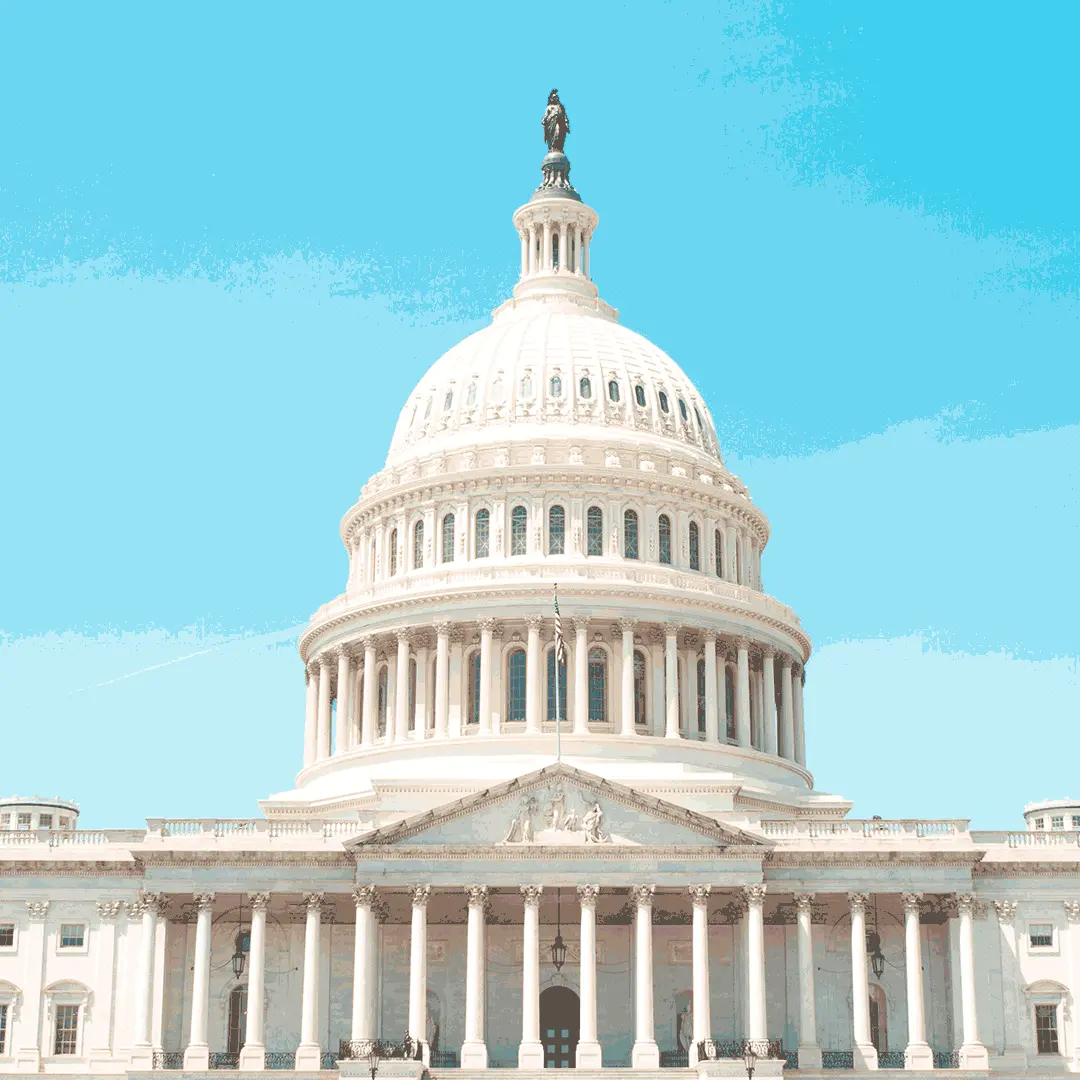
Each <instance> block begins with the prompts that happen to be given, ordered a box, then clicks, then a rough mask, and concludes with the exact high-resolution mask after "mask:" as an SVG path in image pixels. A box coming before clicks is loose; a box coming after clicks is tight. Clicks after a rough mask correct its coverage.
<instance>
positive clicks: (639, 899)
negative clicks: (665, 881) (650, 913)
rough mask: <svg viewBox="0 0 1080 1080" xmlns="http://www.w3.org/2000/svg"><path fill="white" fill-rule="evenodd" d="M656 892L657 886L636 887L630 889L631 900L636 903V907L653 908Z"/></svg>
mask: <svg viewBox="0 0 1080 1080" xmlns="http://www.w3.org/2000/svg"><path fill="white" fill-rule="evenodd" d="M655 892H656V886H655V885H634V886H633V887H632V888H631V889H630V899H631V900H632V901H633V902H634V905H635V906H636V907H639V908H646V907H647V908H651V907H652V902H653V893H655Z"/></svg>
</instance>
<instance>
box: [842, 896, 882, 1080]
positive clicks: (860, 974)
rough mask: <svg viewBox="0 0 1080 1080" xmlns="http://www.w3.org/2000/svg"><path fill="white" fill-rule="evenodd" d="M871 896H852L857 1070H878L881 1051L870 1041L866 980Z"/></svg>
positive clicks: (850, 897) (855, 1054) (852, 963)
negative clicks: (867, 917)
mask: <svg viewBox="0 0 1080 1080" xmlns="http://www.w3.org/2000/svg"><path fill="white" fill-rule="evenodd" d="M869 900H870V894H869V893H864V892H858V893H856V892H853V893H848V903H849V904H850V905H851V1006H852V1012H853V1020H852V1034H853V1039H854V1043H853V1051H854V1058H855V1068H856V1070H858V1071H866V1070H867V1069H876V1068H877V1067H878V1061H877V1050H875V1049H874V1044H873V1043H872V1042H871V1041H870V987H869V985H868V981H867V978H866V905H867V903H868V902H869Z"/></svg>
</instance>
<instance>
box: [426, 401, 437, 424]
mask: <svg viewBox="0 0 1080 1080" xmlns="http://www.w3.org/2000/svg"><path fill="white" fill-rule="evenodd" d="M434 400H435V399H434V398H433V397H429V398H428V399H427V408H426V409H424V419H425V420H428V419H430V418H431V405H432V402H434Z"/></svg>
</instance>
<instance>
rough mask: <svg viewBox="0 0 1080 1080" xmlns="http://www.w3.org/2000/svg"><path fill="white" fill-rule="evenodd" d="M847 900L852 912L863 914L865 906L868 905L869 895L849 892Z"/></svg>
mask: <svg viewBox="0 0 1080 1080" xmlns="http://www.w3.org/2000/svg"><path fill="white" fill-rule="evenodd" d="M847 898H848V904H850V905H851V910H852V911H853V912H855V911H863V912H865V911H866V905H867V904H869V903H870V894H869V893H867V892H849V893H848V894H847Z"/></svg>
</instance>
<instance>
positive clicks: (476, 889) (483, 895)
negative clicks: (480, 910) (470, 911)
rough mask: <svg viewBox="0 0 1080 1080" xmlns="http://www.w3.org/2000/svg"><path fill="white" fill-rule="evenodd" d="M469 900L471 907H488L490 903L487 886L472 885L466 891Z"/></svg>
mask: <svg viewBox="0 0 1080 1080" xmlns="http://www.w3.org/2000/svg"><path fill="white" fill-rule="evenodd" d="M465 895H466V896H468V898H469V907H477V906H479V907H486V906H487V902H488V887H487V886H486V885H470V886H469V887H468V888H467V889H466V890H465Z"/></svg>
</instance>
